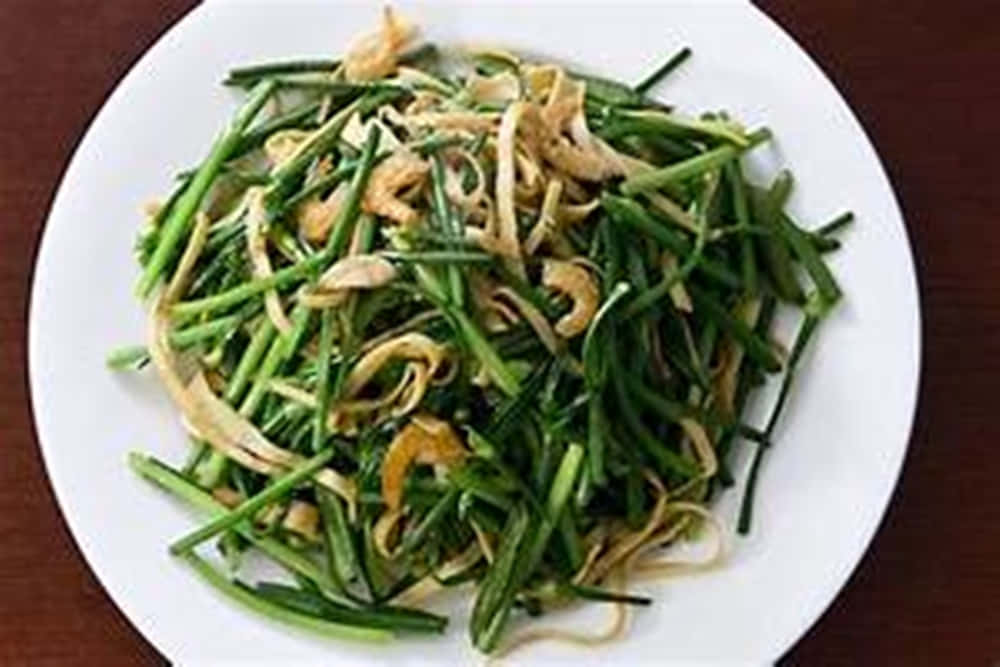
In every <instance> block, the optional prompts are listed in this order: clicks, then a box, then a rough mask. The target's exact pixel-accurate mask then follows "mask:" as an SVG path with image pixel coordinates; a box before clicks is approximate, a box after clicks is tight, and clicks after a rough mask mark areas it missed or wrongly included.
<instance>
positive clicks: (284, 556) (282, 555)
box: [128, 452, 333, 590]
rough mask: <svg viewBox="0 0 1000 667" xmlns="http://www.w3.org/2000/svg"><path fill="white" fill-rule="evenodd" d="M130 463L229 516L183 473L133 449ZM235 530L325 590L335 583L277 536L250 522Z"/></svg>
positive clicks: (204, 508) (204, 507) (174, 491)
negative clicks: (264, 533) (260, 531)
mask: <svg viewBox="0 0 1000 667" xmlns="http://www.w3.org/2000/svg"><path fill="white" fill-rule="evenodd" d="M128 463H129V466H130V467H131V468H132V470H134V471H135V472H136V474H138V475H140V476H141V477H143V478H144V479H147V480H149V481H150V482H152V483H153V484H155V485H156V486H158V487H159V488H161V489H163V490H164V491H166V492H168V493H170V494H171V495H172V496H174V497H176V498H179V499H180V500H183V501H184V502H186V503H187V504H189V505H191V506H192V507H194V508H195V509H197V510H198V511H200V512H204V513H205V514H208V515H209V516H211V517H221V516H225V515H226V513H227V512H228V509H227V508H226V506H225V505H223V504H222V503H220V502H219V501H217V500H216V499H215V498H213V497H212V495H211V494H210V493H208V492H207V491H204V490H203V489H201V488H199V487H198V486H196V485H194V484H192V483H191V482H190V481H189V480H188V479H187V478H186V477H184V476H183V475H181V474H180V473H179V472H177V471H176V470H174V469H173V468H171V467H170V466H168V465H166V464H164V463H162V462H160V461H158V460H157V459H155V458H154V457H152V456H147V455H145V454H141V453H139V452H131V453H130V454H129V455H128ZM233 530H234V531H236V532H237V533H239V534H240V535H241V536H242V537H244V538H246V539H247V540H249V541H250V543H251V544H253V545H254V546H255V547H257V548H258V549H260V550H261V551H262V552H264V553H265V554H267V555H268V556H270V557H271V558H272V559H273V560H274V561H275V562H276V563H278V564H280V565H282V566H283V567H285V568H287V569H288V570H289V571H291V572H294V573H296V574H299V575H302V576H304V577H306V578H307V579H309V580H310V581H312V582H314V583H315V584H316V585H318V586H320V587H321V588H323V589H327V590H328V589H330V588H331V586H332V583H333V582H332V581H331V580H330V578H329V577H328V576H327V575H326V573H325V572H323V570H322V569H321V568H319V567H318V566H317V565H316V564H315V563H314V562H313V561H312V560H311V559H309V558H307V557H306V556H304V555H302V554H301V553H300V552H298V551H296V550H295V549H292V548H291V547H289V546H288V545H286V544H285V543H283V542H281V541H280V540H278V539H277V538H275V537H271V536H267V535H260V534H258V533H257V531H255V530H254V529H253V528H252V527H251V526H250V524H249V523H247V522H242V523H239V524H237V525H235V526H234V527H233Z"/></svg>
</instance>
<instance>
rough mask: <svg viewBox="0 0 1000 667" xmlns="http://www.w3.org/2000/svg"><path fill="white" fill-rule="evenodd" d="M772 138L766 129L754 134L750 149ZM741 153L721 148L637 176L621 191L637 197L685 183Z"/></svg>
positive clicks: (737, 149) (734, 148) (736, 150)
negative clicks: (640, 194)
mask: <svg viewBox="0 0 1000 667" xmlns="http://www.w3.org/2000/svg"><path fill="white" fill-rule="evenodd" d="M770 136H771V133H770V132H769V131H767V130H766V129H765V130H758V131H757V132H754V133H753V134H751V135H750V136H749V137H748V140H749V146H748V149H749V148H753V147H754V146H756V145H757V144H760V143H762V142H764V141H767V140H768V139H769V138H770ZM741 152H742V151H741V149H740V148H738V147H737V146H719V147H718V148H713V149H712V150H709V151H705V152H704V153H702V154H701V155H696V156H695V157H692V158H688V159H687V160H684V161H683V162H678V163H677V164H672V165H669V166H666V167H661V168H659V169H651V170H649V171H644V172H642V173H639V174H636V175H635V176H632V177H630V178H628V179H626V180H625V181H624V182H623V183H622V184H621V191H622V193H623V194H626V195H636V194H639V193H640V192H649V191H651V190H659V189H660V188H662V187H664V186H666V185H667V184H669V183H676V182H678V181H683V180H686V179H689V178H692V177H694V176H698V175H699V174H703V173H705V172H706V171H711V170H712V169H718V168H720V167H723V166H725V165H726V164H727V163H728V162H731V161H732V160H734V159H736V156H738V155H739V154H740V153H741Z"/></svg>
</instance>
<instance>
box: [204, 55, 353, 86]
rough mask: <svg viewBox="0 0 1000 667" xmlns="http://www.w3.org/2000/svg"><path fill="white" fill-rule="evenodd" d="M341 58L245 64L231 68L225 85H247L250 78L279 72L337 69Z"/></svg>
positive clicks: (263, 76)
mask: <svg viewBox="0 0 1000 667" xmlns="http://www.w3.org/2000/svg"><path fill="white" fill-rule="evenodd" d="M339 65H340V61H339V60H330V59H313V60H285V61H278V62H270V63H260V64H256V65H244V66H242V67H234V68H233V69H231V70H229V75H228V76H227V77H226V80H225V81H223V84H225V85H227V86H228V85H240V86H242V85H246V83H247V81H248V80H256V79H263V78H265V77H270V76H276V75H279V74H300V73H302V72H329V73H332V72H333V70H335V69H337V67H338V66H339Z"/></svg>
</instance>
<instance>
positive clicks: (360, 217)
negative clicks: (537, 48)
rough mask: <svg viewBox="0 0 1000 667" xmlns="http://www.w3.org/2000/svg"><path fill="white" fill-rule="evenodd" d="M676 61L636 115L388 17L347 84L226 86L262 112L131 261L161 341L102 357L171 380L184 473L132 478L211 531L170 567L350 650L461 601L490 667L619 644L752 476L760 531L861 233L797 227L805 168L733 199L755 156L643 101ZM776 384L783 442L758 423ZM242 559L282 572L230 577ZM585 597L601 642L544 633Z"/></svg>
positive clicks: (611, 88) (631, 99) (753, 138)
mask: <svg viewBox="0 0 1000 667" xmlns="http://www.w3.org/2000/svg"><path fill="white" fill-rule="evenodd" d="M689 55H690V52H689V51H688V50H686V49H685V50H683V51H681V52H680V53H679V54H678V55H677V56H675V57H673V58H671V59H670V60H669V61H668V62H667V63H665V64H664V65H663V66H662V67H660V68H659V69H658V70H657V71H656V72H654V73H653V74H652V75H650V76H649V77H648V78H647V79H645V80H644V81H642V82H641V83H640V84H638V85H635V86H629V85H625V84H622V83H618V82H615V81H611V80H607V79H603V78H598V77H592V76H586V75H583V74H581V73H579V72H577V71H575V70H573V69H568V68H567V67H565V66H562V65H558V64H551V63H545V62H532V61H530V60H527V59H524V58H522V57H520V56H518V55H516V54H513V53H509V52H505V51H499V50H496V49H493V50H488V49H483V50H478V51H477V50H475V49H464V50H460V51H459V50H455V51H447V50H443V49H439V48H436V47H434V46H432V45H424V46H420V45H418V44H417V43H416V32H415V30H414V27H413V26H412V25H411V24H410V23H408V22H407V21H406V20H405V19H403V18H402V17H401V16H399V15H398V14H396V13H394V12H392V11H391V10H386V11H385V13H384V15H383V16H382V21H381V25H380V27H379V28H378V29H377V30H376V31H375V32H373V33H371V34H368V35H364V36H362V37H361V38H359V39H357V40H356V41H355V42H353V43H352V44H351V45H350V46H349V48H348V49H347V51H346V53H345V55H344V56H343V58H342V59H339V60H315V61H294V62H291V61H290V62H279V63H271V64H264V65H254V66H250V67H243V68H238V69H234V70H232V71H231V72H230V74H229V77H228V79H227V80H226V82H225V83H226V84H227V85H229V86H232V87H234V88H237V89H243V90H245V91H246V92H247V94H246V101H245V102H244V103H243V105H242V108H240V110H239V111H238V112H237V113H236V115H235V117H234V118H233V120H232V121H231V123H230V125H229V126H228V128H227V129H226V130H225V131H224V132H223V133H222V134H221V135H220V136H219V138H218V139H217V140H216V141H215V143H214V144H213V145H212V147H211V149H210V151H209V153H208V155H207V157H206V158H205V160H204V162H202V164H201V165H200V166H198V167H197V168H196V169H194V170H191V171H189V172H185V173H182V174H180V175H179V176H178V183H177V186H176V188H175V190H174V192H173V194H172V195H170V196H169V198H167V199H166V201H164V202H162V203H160V204H156V205H151V206H150V207H149V209H148V212H147V213H148V219H147V224H146V225H145V227H144V229H143V231H142V233H141V234H140V238H139V241H138V244H137V249H136V250H137V253H136V254H137V256H138V260H139V263H140V265H141V277H140V279H139V282H138V285H137V293H138V296H139V297H141V298H142V299H143V300H144V301H146V302H148V305H149V328H148V336H147V339H146V341H145V345H142V346H138V347H129V348H122V349H119V350H115V351H114V352H113V353H112V355H111V357H110V358H109V364H110V365H111V366H112V367H113V368H138V367H142V366H144V365H146V364H147V363H148V364H149V365H151V366H152V368H153V369H154V370H155V372H156V373H157V374H158V376H159V379H160V381H161V382H162V384H163V386H164V387H165V388H166V391H167V393H168V394H169V396H170V398H171V399H172V401H173V402H174V404H175V405H176V407H177V409H178V410H179V412H180V414H181V420H182V423H183V425H184V428H185V430H186V431H187V433H188V434H189V435H190V438H191V441H192V449H191V454H190V456H189V457H188V459H187V461H186V463H184V464H183V465H180V466H178V467H177V468H173V467H170V466H168V465H167V464H165V463H162V462H160V461H159V460H157V459H154V458H152V457H150V456H147V455H144V454H138V453H136V454H133V455H132V456H131V458H130V463H131V465H132V466H133V467H134V469H135V470H136V471H137V472H138V473H139V474H140V475H141V476H142V477H144V478H147V479H148V480H150V481H152V482H153V483H155V484H156V485H158V486H160V487H162V488H163V489H164V490H166V491H167V492H169V493H171V494H172V495H174V496H176V497H178V498H180V499H182V500H184V501H186V502H187V503H189V504H190V505H191V506H193V507H194V508H196V509H197V510H199V511H200V512H202V513H203V514H204V516H205V517H206V518H207V523H205V524H204V525H203V526H201V527H199V528H197V529H196V530H194V531H193V532H191V533H190V534H188V535H185V536H183V537H181V538H180V539H178V540H177V541H176V542H174V543H173V544H172V545H171V546H170V551H171V553H173V554H174V555H176V556H177V557H178V558H179V559H180V560H181V561H183V562H186V563H188V564H189V565H190V566H191V567H192V568H193V570H194V571H195V572H196V573H197V574H198V575H200V576H201V577H202V578H204V579H205V580H207V581H208V582H209V583H210V584H212V585H213V586H214V587H216V588H218V589H219V590H220V591H222V592H224V593H225V594H227V595H229V596H230V597H232V598H233V599H235V600H236V601H238V602H240V603H242V604H244V605H246V606H248V607H250V608H252V609H255V610H257V611H259V612H261V613H263V614H265V615H267V616H269V617H271V618H274V619H277V620H279V621H284V622H287V623H290V624H293V625H297V626H300V627H305V628H309V629H312V630H315V631H318V632H321V633H326V634H333V635H337V636H345V637H353V638H358V639H384V638H387V637H389V636H391V635H392V634H394V633H437V632H441V631H443V629H444V628H445V625H446V623H447V619H446V618H445V617H443V616H440V615H438V614H436V613H433V612H431V611H429V610H428V608H427V605H428V604H432V603H433V599H434V597H435V595H437V594H439V593H440V592H441V591H443V590H445V589H448V588H450V587H455V586H465V587H466V588H467V589H468V590H470V591H472V592H473V593H474V602H473V605H472V611H471V616H470V620H469V632H470V635H471V640H472V642H473V643H474V644H475V646H476V647H477V648H478V649H480V650H481V651H483V652H485V653H498V652H503V651H506V650H510V649H511V648H512V647H514V646H516V645H518V644H520V643H523V642H524V641H527V640H529V639H537V638H559V639H565V640H569V641H575V642H579V643H584V644H589V643H595V642H598V641H604V640H608V639H611V638H613V637H614V636H616V635H617V634H619V633H620V632H621V631H622V630H623V628H624V627H625V609H626V608H627V607H628V606H630V605H633V606H634V605H640V606H641V605H646V604H649V603H650V602H651V600H650V599H649V598H647V597H643V596H640V595H636V594H634V593H630V592H629V588H628V587H629V584H630V583H631V584H635V583H636V582H638V581H640V580H642V579H643V578H649V577H666V576H674V575H678V574H683V573H689V572H693V571H698V570H702V569H705V568H709V567H711V566H713V565H715V564H717V563H718V562H719V560H720V558H721V557H722V555H723V554H724V552H725V545H724V540H723V533H724V530H723V527H722V526H721V525H720V522H719V521H718V520H717V519H716V518H715V517H714V516H713V514H712V511H711V505H712V501H713V499H714V498H715V497H717V496H718V495H719V494H720V493H723V492H725V489H726V488H727V487H730V486H732V485H733V484H734V473H733V471H732V470H731V469H730V462H731V459H732V454H733V452H734V451H735V450H736V449H737V448H738V447H739V446H743V447H753V457H752V465H751V466H750V470H749V475H748V481H747V483H746V484H745V488H744V490H743V491H742V493H743V504H742V509H741V512H740V518H739V526H738V528H739V530H740V531H741V532H746V531H747V530H748V529H749V526H750V521H751V512H752V507H753V495H754V487H755V483H756V479H757V472H758V469H759V466H760V463H761V457H762V456H763V454H764V453H765V452H766V451H767V450H768V449H769V448H770V447H771V445H772V435H773V433H774V431H775V424H776V422H777V420H778V417H779V413H780V412H781V408H782V406H783V404H784V403H785V398H786V396H787V395H788V391H789V388H790V386H791V380H792V375H793V372H794V369H795V366H796V364H797V362H798V360H799V358H800V356H801V354H802V351H803V349H804V348H805V346H806V344H807V342H808V341H809V339H810V338H811V336H812V335H813V334H814V332H815V331H816V329H817V325H818V324H819V323H820V322H821V321H822V320H823V319H824V317H825V316H826V314H827V313H828V312H829V311H830V309H831V307H832V306H833V305H834V304H835V303H836V302H837V301H838V300H839V298H840V296H841V293H840V289H839V288H838V286H837V283H836V281H835V280H834V277H833V276H832V275H831V273H830V271H829V270H828V268H827V266H826V264H825V263H824V260H823V255H824V254H825V253H827V252H829V251H833V250H836V249H837V248H838V247H839V245H840V243H839V241H838V240H837V239H836V238H835V233H836V232H837V231H838V230H839V229H841V228H842V227H844V226H845V224H846V223H848V222H850V220H851V217H852V216H851V215H850V214H845V215H842V216H840V217H838V218H837V219H835V220H834V221H833V222H831V223H829V224H827V225H824V226H822V227H819V228H817V229H814V230H806V229H805V228H803V227H801V226H800V225H799V224H798V223H797V222H796V221H794V220H793V219H792V218H791V217H790V216H789V215H788V213H786V211H785V203H786V200H787V198H788V196H789V193H790V191H791V189H792V177H791V175H790V174H789V173H788V172H787V171H782V172H781V173H779V174H777V175H776V176H775V177H774V178H773V180H772V181H771V182H770V183H769V184H766V185H764V186H761V185H755V184H754V183H753V182H751V181H750V180H748V179H747V178H746V176H745V175H744V165H743V162H744V156H745V155H746V154H747V153H748V152H750V151H752V150H754V148H755V147H757V146H759V145H761V144H765V143H766V142H768V141H769V139H770V137H771V133H770V132H769V130H767V129H766V128H755V129H747V128H744V127H743V126H742V125H741V124H740V123H739V122H737V121H736V120H735V119H733V118H730V117H729V116H727V114H725V113H724V112H715V113H707V114H705V115H703V116H701V117H699V118H688V117H684V116H682V115H680V114H677V113H675V112H673V111H672V110H671V108H670V107H668V106H666V105H664V104H662V103H660V102H658V101H656V100H654V99H652V98H651V97H650V96H649V91H650V90H651V89H652V88H653V87H654V86H655V85H658V84H659V82H660V81H661V80H662V79H663V78H664V77H665V76H666V75H667V74H669V73H670V72H671V71H672V70H673V69H674V68H675V67H677V66H678V65H679V64H681V63H682V62H683V61H684V60H685V59H686V58H687V57H688V56H689ZM779 304H785V306H786V307H791V308H792V309H794V310H795V311H797V312H798V313H800V317H801V325H800V329H799V333H798V335H797V336H796V338H795V339H794V342H793V344H792V345H791V346H790V349H786V348H785V347H783V346H782V344H781V343H779V342H777V341H776V340H775V339H774V337H773V335H772V333H771V328H772V326H771V325H772V320H773V318H774V315H775V310H776V308H777V307H778V305H779ZM778 373H783V377H782V379H781V381H780V391H779V393H778V398H777V403H776V405H775V407H774V408H773V411H772V413H771V417H770V419H769V420H768V421H767V423H766V424H765V425H764V426H762V427H755V426H752V425H750V424H747V423H745V422H744V421H743V416H744V412H745V410H744V408H745V406H746V405H747V403H748V400H749V399H750V397H751V396H752V394H753V392H754V389H755V388H757V387H759V386H760V385H762V384H763V383H764V382H765V379H766V377H767V376H768V375H769V374H778ZM741 443H743V444H742V445H741ZM210 540H211V541H213V542H214V544H215V545H216V551H217V556H218V557H216V558H211V559H209V558H206V557H205V553H206V551H207V549H206V548H205V544H206V543H207V542H209V541H210ZM680 541H696V542H699V543H700V544H701V546H702V549H701V550H700V551H698V552H697V553H698V555H697V557H695V558H692V557H690V556H688V557H686V558H681V557H680V555H679V554H677V553H674V552H672V550H671V549H670V548H669V547H671V545H674V544H676V543H678V542H680ZM250 549H255V550H257V551H259V552H261V553H263V554H265V555H266V556H267V557H269V558H270V559H272V560H273V561H274V562H275V563H277V564H278V565H280V566H281V567H282V568H283V569H284V570H285V571H287V574H288V576H287V577H286V578H284V579H282V580H281V581H266V582H252V581H250V580H249V579H248V578H247V575H246V574H240V564H241V560H242V558H243V555H244V554H245V553H246V552H247V551H248V550H250ZM199 551H200V555H199ZM674 551H676V550H674ZM580 600H586V601H593V602H597V603H604V604H607V605H610V607H611V608H612V609H613V610H614V612H615V613H614V617H613V619H612V623H611V624H610V626H609V627H608V628H607V629H606V630H602V631H599V632H597V633H596V634H588V633H584V632H581V631H579V630H574V629H557V628H552V627H548V625H547V624H544V625H545V627H541V626H542V625H543V623H542V622H540V621H537V620H530V619H526V617H537V616H540V615H544V614H546V613H548V612H551V611H552V610H555V609H558V608H560V607H563V606H565V605H567V604H569V603H573V602H575V601H580ZM512 625H518V626H521V627H518V628H516V629H512V628H511V627H510V626H512Z"/></svg>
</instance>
